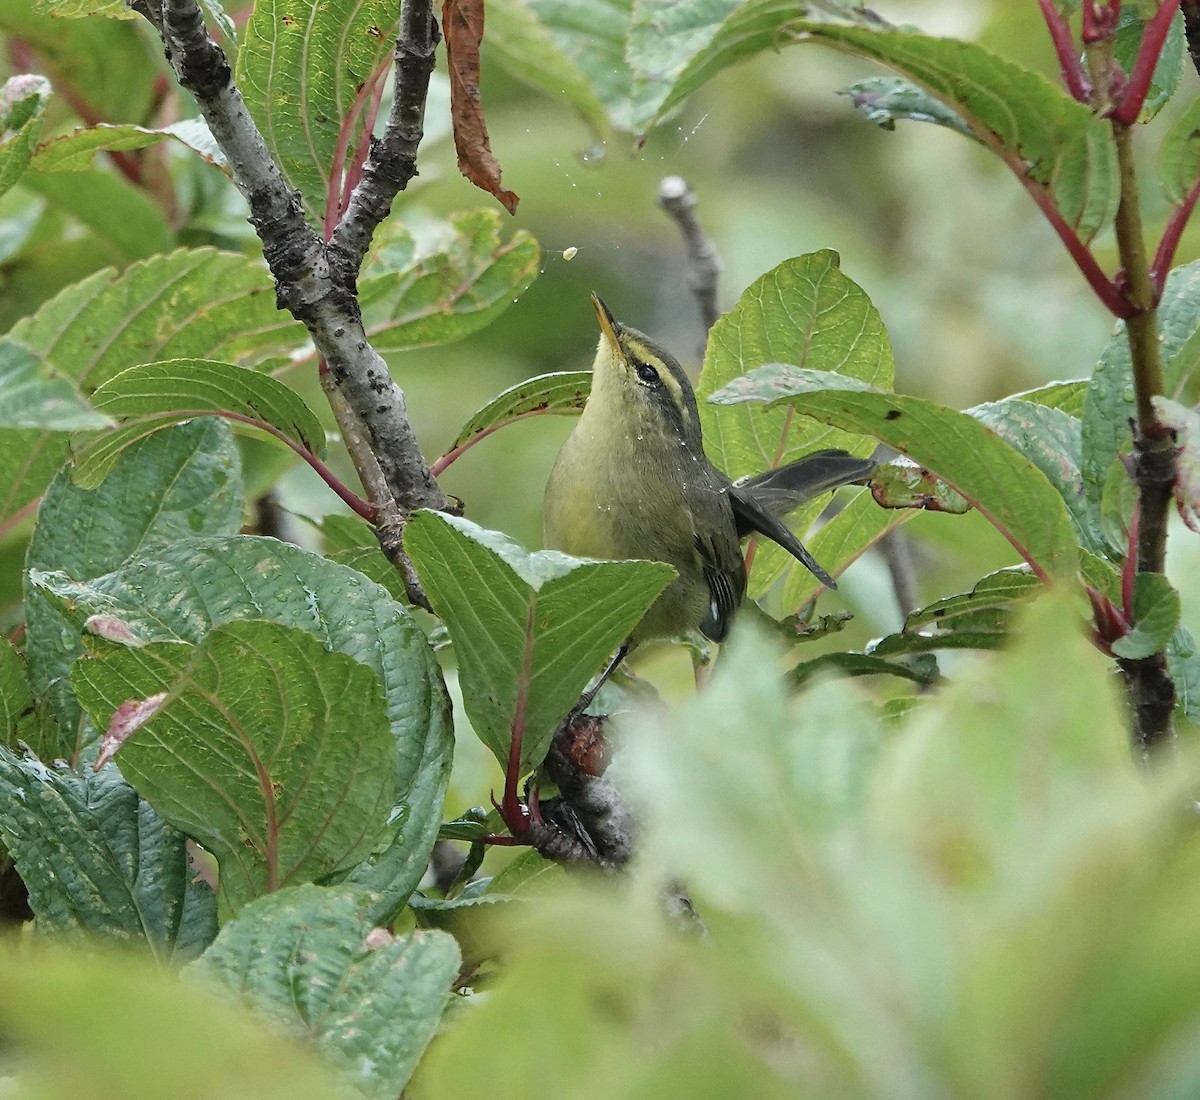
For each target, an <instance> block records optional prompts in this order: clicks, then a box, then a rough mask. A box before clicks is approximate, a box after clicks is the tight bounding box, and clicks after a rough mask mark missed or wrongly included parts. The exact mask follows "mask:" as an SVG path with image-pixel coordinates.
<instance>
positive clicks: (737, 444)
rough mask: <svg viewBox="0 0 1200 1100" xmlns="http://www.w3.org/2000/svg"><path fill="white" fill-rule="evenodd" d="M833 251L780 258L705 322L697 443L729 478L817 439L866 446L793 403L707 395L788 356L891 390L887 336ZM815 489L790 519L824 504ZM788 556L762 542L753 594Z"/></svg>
mask: <svg viewBox="0 0 1200 1100" xmlns="http://www.w3.org/2000/svg"><path fill="white" fill-rule="evenodd" d="M839 263H840V261H839V259H838V255H837V253H836V252H830V251H822V252H813V253H810V254H808V255H806V256H799V257H796V258H795V259H791V260H785V261H784V262H783V263H782V264H780V265H779V266H778V267H776V268H774V269H773V270H771V271H769V272H768V273H767V274H766V275H764V276H762V277H761V278H760V279H758V280H757V281H755V282H754V283H752V284H751V285H750V286H749V287H748V288H747V289H746V291H745V292H744V293H743V294H742V296H741V298H740V299H739V301H738V304H737V305H736V306H735V307H734V308H733V309H732V310H731V311H730V312H729V313H727V314H725V316H724V317H722V318H721V319H720V320H719V321H717V323H716V324H715V325H714V326H713V327H712V330H711V331H710V332H709V336H708V348H707V351H706V353H705V357H704V368H703V370H702V371H701V373H700V379H699V382H698V384H697V387H696V395H697V397H698V398H699V402H700V423H701V427H702V429H703V431H704V449H705V451H707V452H708V455H709V457H710V458H711V459H712V460H713V462H714V463H715V464H716V465H717V466H719V467H720V468H721V469H723V470H724V471H725V472H726V473H727V474H729V476H730V477H733V478H738V477H742V476H743V475H746V474H757V473H761V472H762V471H764V470H767V469H771V468H772V467H775V466H782V465H785V464H786V463H788V462H790V461H792V460H794V459H797V458H800V457H801V456H802V455H804V454H806V453H807V452H809V451H814V450H818V449H820V448H823V447H841V448H844V449H845V450H847V451H850V452H851V453H852V454H856V455H868V454H870V453H871V451H872V450H873V449H874V444H873V443H872V441H871V440H869V439H867V438H865V437H864V436H862V435H857V434H847V433H845V432H840V431H833V430H831V429H829V428H826V427H821V426H819V425H817V424H815V423H813V422H812V421H806V420H802V419H798V418H796V417H795V414H794V413H793V411H792V410H791V409H787V408H780V409H769V408H768V409H764V408H761V407H752V406H747V407H746V408H717V407H714V406H713V405H711V404H709V403H708V402H707V401H706V400H705V398H707V397H708V396H709V395H711V394H712V393H714V392H715V391H717V390H718V389H721V388H722V387H724V386H726V385H727V384H729V383H730V382H732V381H733V380H734V379H735V378H738V377H739V376H740V375H743V374H745V373H746V372H747V371H749V370H750V369H751V368H753V367H759V366H762V365H763V364H765V363H793V364H795V365H796V366H798V367H801V368H805V369H809V370H818V371H828V372H836V373H837V374H838V375H840V376H843V377H844V378H845V379H847V381H845V382H844V383H841V384H844V385H848V386H857V385H866V386H877V387H879V388H881V389H887V390H890V389H891V387H892V378H893V374H894V369H895V368H894V364H893V360H892V349H891V344H890V343H889V342H888V337H887V332H886V330H885V329H884V327H883V321H882V320H881V319H880V317H879V312H878V311H877V310H876V309H875V307H874V306H873V305H872V304H871V301H870V299H869V298H868V297H867V295H866V294H865V293H864V292H863V291H862V289H861V288H860V287H858V286H857V285H856V284H855V283H853V282H851V280H850V279H848V278H847V277H846V276H845V275H843V274H842V272H841V270H840V269H839V266H838V265H839ZM825 503H826V498H824V497H822V498H820V499H818V500H815V501H813V502H812V503H810V504H808V505H806V506H805V507H803V508H799V509H797V510H796V511H795V512H794V513H792V515H791V516H790V517H789V518H788V523H789V525H790V526H792V528H793V529H794V530H796V531H798V532H803V531H805V530H806V529H807V528H808V526H809V525H810V524H811V523H812V521H813V520H814V519H815V518H816V516H817V514H818V513H819V512H820V511H821V509H822V508H823V507H824V506H825ZM801 568H803V567H802V566H798V565H796V563H795V562H794V559H792V558H791V557H790V556H789V555H788V554H787V553H786V552H785V551H783V550H782V549H779V548H776V547H774V546H773V545H770V546H768V545H763V546H762V547H760V550H759V552H758V553H757V554H756V555H755V559H754V570H753V572H752V574H751V577H750V585H749V592H750V595H751V597H752V598H757V597H758V596H759V595H761V594H762V593H763V592H764V591H765V590H766V589H767V588H768V587H770V585H771V584H772V583H774V581H775V580H777V579H778V578H779V576H780V575H781V574H783V573H784V572H785V571H787V570H789V569H790V570H792V571H795V570H796V569H801Z"/></svg>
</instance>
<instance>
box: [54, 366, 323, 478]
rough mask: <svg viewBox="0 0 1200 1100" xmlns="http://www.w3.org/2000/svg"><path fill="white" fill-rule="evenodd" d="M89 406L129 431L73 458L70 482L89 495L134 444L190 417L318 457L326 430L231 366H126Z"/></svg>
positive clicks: (281, 393)
mask: <svg viewBox="0 0 1200 1100" xmlns="http://www.w3.org/2000/svg"><path fill="white" fill-rule="evenodd" d="M92 404H93V405H94V406H95V407H96V408H97V409H99V410H101V411H102V412H103V413H105V414H107V415H108V416H111V417H114V418H115V419H117V420H122V421H133V424H130V425H127V426H126V428H125V429H124V430H123V431H122V432H114V433H111V434H109V435H102V436H99V437H97V438H96V439H94V440H93V441H92V442H90V443H89V444H87V445H86V446H85V447H84V448H82V449H81V450H80V451H79V453H78V454H77V455H76V456H75V464H74V468H73V471H72V477H73V478H74V479H75V482H76V483H77V484H79V485H82V486H84V487H85V488H89V489H94V488H95V487H96V486H98V485H99V484H100V483H101V482H102V481H103V480H104V479H105V477H107V476H108V474H109V472H110V471H111V470H112V468H113V466H115V465H116V463H117V461H118V459H119V458H120V457H121V455H122V453H123V452H124V451H125V449H126V447H128V446H130V445H131V444H133V443H135V442H136V441H137V439H140V438H144V437H145V435H146V434H149V433H150V432H153V431H157V430H158V429H160V428H165V427H168V426H169V425H171V424H175V423H178V422H179V421H181V420H187V419H190V418H191V417H194V416H196V415H197V414H204V413H221V414H225V415H227V416H231V417H237V418H239V419H240V422H242V423H245V422H252V423H251V426H257V425H260V424H261V425H267V426H270V427H271V428H274V429H275V430H276V431H278V432H280V433H282V434H283V435H285V436H286V437H287V438H288V439H291V440H293V441H294V442H296V443H298V444H299V445H300V446H302V447H304V448H305V449H306V450H308V451H310V452H311V453H312V454H315V455H317V456H321V455H323V454H324V453H325V429H324V427H323V426H322V425H321V422H320V421H319V420H318V419H317V417H316V414H315V413H313V412H312V410H310V409H309V407H308V406H307V405H306V404H305V403H304V401H303V399H302V398H301V397H300V396H299V395H298V394H297V393H296V392H295V391H294V390H292V389H290V388H289V387H287V386H285V385H284V384H283V383H282V382H279V381H277V380H276V379H274V378H272V377H271V376H270V375H267V374H259V373H258V372H256V371H251V370H246V369H245V368H243V367H237V366H234V365H233V364H232V363H218V362H214V361H212V360H209V359H171V360H168V361H166V362H164V363H146V364H143V365H142V366H138V367H130V368H129V369H128V370H124V371H122V372H121V373H120V374H118V375H116V376H115V377H114V378H110V379H109V380H108V381H107V382H105V383H104V384H103V385H102V386H100V387H99V388H98V389H97V390H96V391H95V393H93V394H92ZM147 429H148V430H147Z"/></svg>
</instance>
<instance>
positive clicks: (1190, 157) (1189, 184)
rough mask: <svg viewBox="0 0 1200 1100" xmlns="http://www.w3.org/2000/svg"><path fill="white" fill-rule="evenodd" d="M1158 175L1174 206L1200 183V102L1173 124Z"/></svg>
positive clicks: (1185, 110) (1192, 104)
mask: <svg viewBox="0 0 1200 1100" xmlns="http://www.w3.org/2000/svg"><path fill="white" fill-rule="evenodd" d="M1158 175H1159V179H1160V180H1161V181H1162V188H1163V192H1164V193H1165V194H1166V197H1167V201H1168V202H1170V203H1171V204H1172V205H1173V206H1179V205H1180V204H1181V203H1182V202H1183V201H1184V200H1185V199H1186V198H1187V196H1188V192H1189V191H1191V190H1192V188H1193V187H1195V186H1196V184H1197V182H1198V181H1200V99H1193V100H1192V101H1191V103H1189V104H1188V105H1187V107H1186V108H1185V109H1184V111H1183V112H1182V113H1181V114H1180V115H1179V116H1178V117H1177V118H1176V119H1175V120H1174V121H1173V122H1172V123H1171V128H1170V129H1169V130H1168V131H1167V134H1166V137H1164V138H1163V142H1162V148H1161V149H1160V150H1159V154H1158Z"/></svg>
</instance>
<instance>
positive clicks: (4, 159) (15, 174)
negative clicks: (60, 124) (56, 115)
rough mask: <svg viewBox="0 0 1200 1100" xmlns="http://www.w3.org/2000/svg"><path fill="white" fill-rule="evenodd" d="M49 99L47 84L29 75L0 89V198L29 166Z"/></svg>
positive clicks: (12, 78) (7, 83) (14, 79)
mask: <svg viewBox="0 0 1200 1100" xmlns="http://www.w3.org/2000/svg"><path fill="white" fill-rule="evenodd" d="M49 98H50V81H48V80H47V79H46V78H45V77H44V76H35V75H33V74H32V73H31V74H27V75H22V76H10V77H9V78H8V79H7V80H6V81H5V82H4V86H3V87H0V195H2V194H4V192H5V191H7V190H8V189H9V188H10V187H12V185H13V184H14V183H16V182H17V180H18V179H19V178H20V176H21V174H22V173H23V172H24V171H25V169H26V168H28V167H29V162H30V160H32V159H33V149H34V146H35V145H36V144H37V138H38V134H39V133H40V132H41V129H42V115H43V113H44V112H45V110H46V103H47V101H48V100H49Z"/></svg>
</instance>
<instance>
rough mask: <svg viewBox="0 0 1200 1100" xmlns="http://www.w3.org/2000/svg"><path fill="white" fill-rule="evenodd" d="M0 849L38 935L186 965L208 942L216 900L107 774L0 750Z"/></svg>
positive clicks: (159, 824)
mask: <svg viewBox="0 0 1200 1100" xmlns="http://www.w3.org/2000/svg"><path fill="white" fill-rule="evenodd" d="M0 793H2V794H3V796H4V797H3V802H4V805H5V807H6V809H5V812H4V813H3V814H0V840H3V841H4V844H5V846H6V847H7V848H8V850H9V852H10V854H11V855H12V858H13V860H14V861H15V863H16V866H17V869H18V870H19V871H20V873H21V878H22V880H23V881H24V883H25V885H26V887H28V889H29V901H30V907H31V908H32V909H33V912H34V915H35V916H36V917H37V922H38V928H39V930H40V931H42V932H49V933H55V934H58V935H62V934H65V933H73V934H76V935H79V934H86V935H87V936H89V937H100V938H102V939H107V940H112V941H115V942H118V943H125V944H139V945H143V944H144V945H146V946H148V947H149V949H150V950H151V951H152V952H153V954H154V956H155V957H156V958H158V959H159V960H160V961H162V962H168V961H170V962H174V963H182V962H187V961H188V960H189V959H192V958H195V957H196V956H197V955H199V954H200V952H202V951H203V950H204V949H205V948H206V947H207V946H208V945H209V943H211V942H212V939H213V937H214V936H215V935H216V934H217V905H216V897H215V895H214V894H213V892H212V890H211V889H210V888H209V886H208V885H207V884H206V883H204V882H202V881H200V880H199V878H198V877H197V875H196V872H195V870H194V868H192V867H191V866H189V862H188V856H187V852H186V850H185V838H184V835H183V833H181V832H178V831H177V830H175V829H173V828H172V827H171V826H170V825H168V824H166V823H165V822H164V821H163V820H162V819H161V818H160V817H159V816H158V814H156V813H155V812H154V810H153V809H151V807H150V806H149V805H148V804H147V803H146V802H144V801H142V800H141V799H139V798H138V795H137V793H136V792H135V791H134V789H133V788H132V787H130V786H129V784H128V783H126V782H125V781H124V779H122V778H121V774H120V772H118V771H117V769H116V768H115V767H112V766H109V767H105V768H101V769H100V771H99V772H92V771H90V770H89V771H87V772H76V771H72V770H70V769H67V768H65V767H62V768H54V767H48V766H47V765H46V764H43V763H42V762H41V761H40V760H38V759H36V758H34V757H29V756H26V757H22V756H20V755H18V754H17V753H14V752H10V751H9V750H8V749H6V748H4V746H3V745H0Z"/></svg>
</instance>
